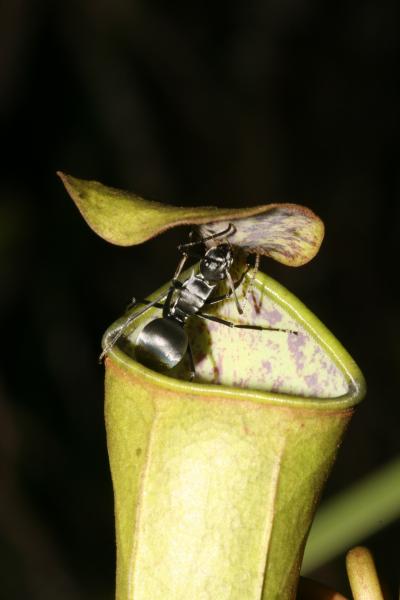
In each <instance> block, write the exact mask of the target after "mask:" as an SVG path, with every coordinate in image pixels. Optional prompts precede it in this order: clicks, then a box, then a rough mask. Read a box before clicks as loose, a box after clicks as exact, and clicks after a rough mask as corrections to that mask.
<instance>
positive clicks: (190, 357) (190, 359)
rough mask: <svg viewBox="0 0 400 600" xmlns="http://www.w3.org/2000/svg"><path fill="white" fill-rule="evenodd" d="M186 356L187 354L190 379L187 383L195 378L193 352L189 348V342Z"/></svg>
mask: <svg viewBox="0 0 400 600" xmlns="http://www.w3.org/2000/svg"><path fill="white" fill-rule="evenodd" d="M187 354H188V357H189V367H190V379H189V381H193V379H194V378H195V376H196V369H195V367H194V360H193V352H192V349H191V347H190V342H189V343H188V347H187Z"/></svg>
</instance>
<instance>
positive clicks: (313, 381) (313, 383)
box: [304, 373, 322, 396]
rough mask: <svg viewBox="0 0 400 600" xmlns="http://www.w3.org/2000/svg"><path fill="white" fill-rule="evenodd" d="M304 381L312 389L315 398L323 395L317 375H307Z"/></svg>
mask: <svg viewBox="0 0 400 600" xmlns="http://www.w3.org/2000/svg"><path fill="white" fill-rule="evenodd" d="M304 380H305V382H306V384H307V386H308V388H309V389H310V391H311V392H312V393H313V394H314V396H318V395H319V394H321V391H322V386H321V384H320V383H319V381H318V375H317V373H313V374H312V375H306V376H305V377H304Z"/></svg>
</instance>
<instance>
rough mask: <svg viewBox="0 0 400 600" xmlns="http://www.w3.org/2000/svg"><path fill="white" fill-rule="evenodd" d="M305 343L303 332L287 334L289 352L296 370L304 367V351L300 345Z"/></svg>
mask: <svg viewBox="0 0 400 600" xmlns="http://www.w3.org/2000/svg"><path fill="white" fill-rule="evenodd" d="M305 343H306V336H305V335H304V333H298V334H297V335H294V334H290V335H289V336H288V348H289V352H290V353H291V355H292V356H293V358H294V361H295V363H296V369H297V371H300V370H301V369H303V367H304V352H303V351H302V347H303V346H305Z"/></svg>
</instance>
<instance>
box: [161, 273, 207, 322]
mask: <svg viewBox="0 0 400 600" xmlns="http://www.w3.org/2000/svg"><path fill="white" fill-rule="evenodd" d="M216 286H217V282H209V281H206V279H205V277H204V276H203V275H202V274H201V273H197V275H192V276H191V277H189V278H188V279H187V280H186V281H185V282H184V283H183V285H182V287H180V288H178V289H177V290H176V291H175V292H174V295H173V298H172V302H171V305H170V308H169V316H172V317H173V318H174V319H176V320H177V321H180V322H181V323H185V322H186V321H187V319H188V318H189V317H190V316H192V315H195V314H196V313H198V312H199V311H200V310H201V309H202V308H203V306H204V303H205V301H206V300H207V299H208V298H209V297H210V295H211V294H212V292H213V291H214V289H215V287H216Z"/></svg>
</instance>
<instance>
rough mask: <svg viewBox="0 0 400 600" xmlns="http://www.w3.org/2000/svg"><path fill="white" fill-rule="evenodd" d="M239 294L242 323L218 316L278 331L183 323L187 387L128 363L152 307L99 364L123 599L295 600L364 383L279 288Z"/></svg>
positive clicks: (264, 286)
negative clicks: (190, 364)
mask: <svg viewBox="0 0 400 600" xmlns="http://www.w3.org/2000/svg"><path fill="white" fill-rule="evenodd" d="M245 292H246V290H240V289H239V290H238V294H239V296H241V301H242V302H243V303H244V304H245V310H244V314H243V316H242V317H239V315H238V313H237V311H236V307H235V303H234V302H233V300H227V301H226V302H223V303H218V305H216V308H217V310H218V313H217V314H218V315H219V316H220V317H223V318H224V319H227V320H230V321H232V322H243V323H252V324H257V325H261V326H263V327H271V328H274V329H279V331H276V330H275V331H268V330H263V331H254V330H241V329H234V328H230V327H227V326H224V325H221V324H218V323H214V322H207V321H203V320H200V319H198V318H192V319H190V320H189V322H188V327H187V330H188V335H189V339H190V342H191V347H192V349H193V354H194V359H195V365H196V377H195V380H194V381H188V380H187V379H188V377H187V366H186V364H185V361H182V364H181V365H179V366H178V367H176V368H175V369H174V370H173V371H169V372H163V373H158V372H155V371H153V370H151V369H149V368H147V367H145V366H143V365H142V364H140V363H139V362H137V361H136V360H135V358H134V347H135V336H136V335H137V332H138V331H140V329H141V327H142V326H143V325H144V324H145V323H146V322H148V321H149V320H150V319H151V318H154V316H155V315H156V314H159V310H158V309H155V308H152V309H150V310H149V311H147V312H146V313H145V314H144V315H142V316H140V317H138V318H137V319H136V320H135V321H134V322H133V323H132V326H131V328H130V329H129V331H128V332H127V334H126V336H125V337H124V339H121V340H120V342H119V343H118V344H116V345H115V346H114V347H113V348H112V349H111V350H110V352H109V355H108V357H107V359H106V382H105V389H106V403H105V415H106V428H107V443H108V452H109V458H110V465H111V474H112V481H113V487H114V496H115V519H116V538H117V591H116V598H117V600H260V599H264V600H291V599H293V598H295V596H296V589H297V583H298V578H299V573H300V566H301V561H302V556H303V551H304V546H305V542H306V537H307V534H308V531H309V528H310V526H311V521H312V518H313V515H314V512H315V510H316V506H317V503H318V499H319V496H320V494H321V491H322V488H323V484H324V482H325V480H326V478H327V476H328V474H329V471H330V469H331V467H332V464H333V461H334V459H335V455H336V452H337V449H338V447H339V445H340V442H341V439H342V436H343V434H344V431H345V429H346V427H347V424H348V422H349V420H350V417H351V416H352V414H353V412H354V407H355V406H356V404H357V403H358V402H360V400H361V399H362V398H363V396H364V394H365V384H364V380H363V376H362V374H361V373H360V371H359V369H358V367H357V366H356V364H355V363H354V361H353V360H352V359H351V357H350V356H349V355H348V354H347V352H346V351H345V350H344V349H343V347H342V346H341V345H340V344H339V342H338V341H337V340H336V339H335V338H334V337H333V336H332V334H331V333H330V332H329V331H328V330H327V329H326V328H325V327H324V326H323V325H322V324H321V323H320V322H319V321H318V319H317V318H316V317H315V316H314V315H313V314H312V313H310V311H309V310H308V309H307V308H306V307H305V306H304V305H303V304H302V303H301V302H300V301H299V300H298V299H296V298H295V297H294V296H293V295H292V294H290V293H289V292H288V291H287V290H285V289H284V288H283V287H282V286H280V285H279V284H278V283H276V282H275V281H273V280H272V279H270V278H269V277H267V276H265V275H263V274H262V273H258V275H257V277H256V280H255V283H254V286H253V289H252V291H251V292H249V293H247V294H245ZM245 295H246V299H245V300H243V297H244V296H245ZM133 310H134V309H133ZM117 325H118V322H117V324H116V325H114V326H112V327H111V328H110V329H109V331H108V333H106V335H105V340H107V336H110V335H111V333H112V331H113V329H115V326H117Z"/></svg>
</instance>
